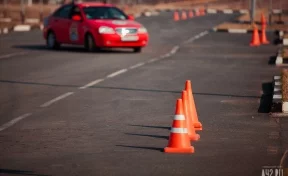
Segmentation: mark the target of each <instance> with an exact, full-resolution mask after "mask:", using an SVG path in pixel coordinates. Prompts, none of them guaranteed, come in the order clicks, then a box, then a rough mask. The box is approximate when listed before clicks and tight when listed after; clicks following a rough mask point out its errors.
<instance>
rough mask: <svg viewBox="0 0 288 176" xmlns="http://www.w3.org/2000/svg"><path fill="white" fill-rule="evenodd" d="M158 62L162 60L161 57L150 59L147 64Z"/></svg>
mask: <svg viewBox="0 0 288 176" xmlns="http://www.w3.org/2000/svg"><path fill="white" fill-rule="evenodd" d="M157 60H160V57H158V58H154V59H150V60H148V61H147V63H152V62H156V61H157Z"/></svg>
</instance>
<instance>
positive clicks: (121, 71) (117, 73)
mask: <svg viewBox="0 0 288 176" xmlns="http://www.w3.org/2000/svg"><path fill="white" fill-rule="evenodd" d="M126 71H127V69H122V70H119V71H116V72H114V73H111V74H110V75H108V76H107V78H112V77H114V76H117V75H120V74H122V73H125V72H126Z"/></svg>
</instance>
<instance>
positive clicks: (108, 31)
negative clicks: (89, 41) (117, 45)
mask: <svg viewBox="0 0 288 176" xmlns="http://www.w3.org/2000/svg"><path fill="white" fill-rule="evenodd" d="M98 32H99V33H100V34H114V33H115V31H114V29H113V28H111V27H107V26H101V27H100V28H99V29H98Z"/></svg>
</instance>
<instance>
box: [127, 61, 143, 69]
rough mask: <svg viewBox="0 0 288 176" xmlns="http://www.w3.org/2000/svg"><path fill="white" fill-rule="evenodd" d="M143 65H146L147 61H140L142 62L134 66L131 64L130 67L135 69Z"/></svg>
mask: <svg viewBox="0 0 288 176" xmlns="http://www.w3.org/2000/svg"><path fill="white" fill-rule="evenodd" d="M143 65H145V63H144V62H140V63H138V64H136V65H133V66H131V67H129V68H130V69H135V68H138V67H141V66H143Z"/></svg>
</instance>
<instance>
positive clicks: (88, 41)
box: [85, 34, 99, 52]
mask: <svg viewBox="0 0 288 176" xmlns="http://www.w3.org/2000/svg"><path fill="white" fill-rule="evenodd" d="M85 48H86V50H87V51H89V52H93V51H98V50H99V48H98V47H97V46H96V44H95V41H94V38H93V36H92V35H91V34H87V35H86V37H85Z"/></svg>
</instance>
